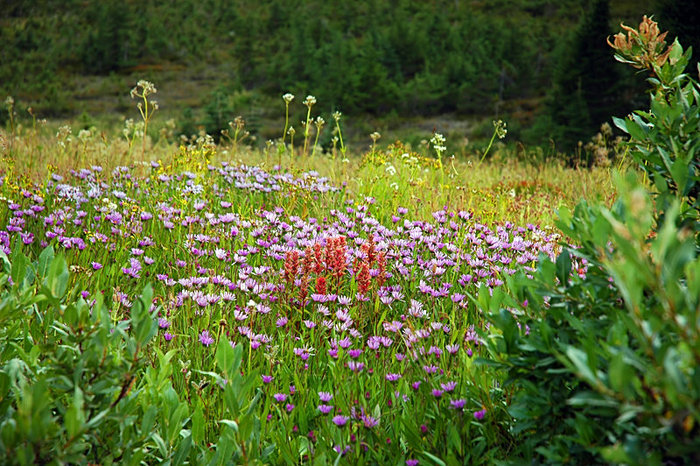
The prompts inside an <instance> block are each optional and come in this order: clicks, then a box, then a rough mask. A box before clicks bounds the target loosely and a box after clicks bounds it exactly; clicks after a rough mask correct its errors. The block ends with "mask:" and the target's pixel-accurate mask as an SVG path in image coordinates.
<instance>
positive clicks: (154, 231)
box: [0, 20, 700, 465]
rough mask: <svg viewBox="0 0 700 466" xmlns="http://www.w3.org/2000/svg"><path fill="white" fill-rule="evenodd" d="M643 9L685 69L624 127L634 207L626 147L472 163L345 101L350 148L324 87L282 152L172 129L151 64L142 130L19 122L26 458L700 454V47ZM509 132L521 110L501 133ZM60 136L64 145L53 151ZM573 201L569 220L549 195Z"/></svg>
mask: <svg viewBox="0 0 700 466" xmlns="http://www.w3.org/2000/svg"><path fill="white" fill-rule="evenodd" d="M642 25H643V27H645V28H646V29H643V27H642V26H640V31H641V32H638V31H636V30H634V33H633V32H630V35H629V36H628V41H629V45H628V42H624V43H623V42H622V39H621V38H616V41H615V43H614V45H615V47H616V49H617V51H618V52H619V54H620V58H621V59H625V60H629V61H632V62H633V63H637V64H648V65H649V67H650V68H651V69H652V70H653V72H654V73H655V76H656V77H657V78H658V79H657V81H655V82H654V84H655V86H656V90H657V92H656V93H655V94H654V96H653V99H652V112H649V113H639V114H637V116H636V117H634V118H631V119H626V120H617V125H618V126H620V127H621V128H622V129H623V130H624V131H626V132H627V133H628V134H629V135H630V136H631V140H630V143H629V144H630V146H629V147H630V149H629V150H628V152H627V153H626V154H627V155H626V156H625V157H627V156H628V157H630V158H632V159H634V160H636V161H638V163H639V164H640V165H642V166H643V167H644V169H645V170H646V171H647V172H648V173H649V174H650V181H648V182H646V183H644V182H640V181H638V180H636V179H633V178H630V179H631V180H632V181H625V182H622V181H620V182H619V184H620V186H621V190H620V200H619V202H618V203H617V204H615V205H614V206H610V205H609V203H608V204H606V202H607V201H608V200H609V199H610V197H612V189H611V182H610V180H611V178H610V177H607V178H606V177H605V176H603V175H601V173H602V172H601V171H595V170H593V171H591V172H588V171H583V170H568V171H567V170H566V169H564V168H563V167H562V166H555V167H548V168H542V170H543V171H545V176H544V177H542V178H538V177H537V176H535V175H534V173H533V172H534V171H536V170H537V169H538V168H539V167H537V166H535V167H533V166H531V165H528V164H525V163H522V162H519V163H516V162H512V167H513V172H515V173H516V174H519V173H523V174H524V175H525V176H531V178H530V179H527V180H520V179H518V178H517V177H515V176H514V175H513V174H512V173H510V174H508V173H504V172H507V170H504V169H503V168H502V166H500V165H499V164H501V163H503V160H504V156H503V155H502V154H501V155H499V154H498V153H496V157H489V156H490V155H493V154H490V153H489V151H490V150H491V147H492V146H491V144H489V146H488V148H487V149H485V150H484V151H483V152H481V153H479V154H477V155H476V156H475V157H472V158H471V159H469V160H462V161H460V160H457V159H455V158H452V157H449V156H447V147H446V144H445V140H444V138H443V137H442V136H441V135H440V134H438V133H436V134H434V135H433V138H432V140H431V141H430V142H429V143H428V144H427V146H426V147H425V148H424V149H422V150H420V149H419V150H416V149H413V148H411V147H410V146H409V145H405V144H402V143H400V142H395V143H392V144H388V145H386V146H381V145H379V144H378V141H379V140H380V137H381V136H380V135H379V134H378V133H375V134H373V135H372V137H371V141H372V145H371V146H370V147H369V150H368V151H366V152H365V153H364V154H363V155H362V157H354V156H352V155H351V154H348V152H347V148H346V147H345V145H344V142H343V139H342V131H341V126H340V121H341V115H340V114H336V115H334V117H333V118H334V122H333V125H334V126H335V128H336V131H335V133H334V136H335V137H336V138H337V139H335V140H334V141H333V143H332V146H329V147H326V148H322V147H320V146H319V145H318V134H319V133H320V129H321V127H322V126H323V125H324V124H325V122H324V121H323V119H321V118H319V117H313V113H312V112H313V105H314V104H315V98H313V97H312V96H309V97H307V98H306V99H305V101H304V102H303V105H305V106H306V120H305V122H304V125H303V128H302V130H299V132H294V131H293V130H292V129H291V125H289V122H288V121H285V127H284V130H283V131H282V137H281V138H280V140H279V141H276V142H275V141H270V143H269V144H268V145H267V146H266V148H265V149H264V150H262V151H254V150H252V149H250V148H247V147H245V143H244V141H245V137H246V134H245V125H244V123H243V121H242V120H238V121H236V122H232V124H231V126H230V129H229V132H227V133H225V134H223V135H221V138H220V140H219V143H218V144H215V143H214V141H213V140H212V139H211V138H210V137H207V136H204V135H203V136H201V137H198V138H193V139H189V140H186V141H183V143H182V145H181V147H179V148H177V149H174V148H173V147H172V145H169V144H168V143H167V138H165V137H164V138H162V139H156V138H155V137H150V138H149V133H148V125H149V122H151V118H152V117H153V115H154V112H155V111H156V110H157V104H154V102H153V100H152V98H153V94H154V93H155V92H156V90H155V87H153V85H152V84H150V83H147V82H140V83H139V84H138V86H137V87H136V88H135V90H134V91H133V92H132V97H135V98H136V99H137V100H138V101H139V110H140V111H141V116H142V117H143V122H142V123H141V124H140V125H136V124H134V123H133V122H132V123H131V124H127V125H126V127H125V132H124V134H123V137H121V138H120V139H117V140H112V141H110V140H108V138H107V137H106V136H105V137H103V138H99V137H98V136H97V134H98V133H97V132H96V131H94V130H89V131H88V133H81V134H82V136H81V134H79V135H78V136H77V137H73V136H72V135H71V134H70V131H69V130H66V129H64V130H62V132H59V141H55V140H54V141H52V140H51V139H42V138H41V137H39V136H38V134H37V133H36V132H33V131H35V130H34V129H32V130H27V133H22V132H21V131H19V130H17V129H16V128H14V127H12V128H11V131H10V134H9V137H8V138H7V140H6V142H5V144H4V145H5V147H6V149H5V160H4V170H5V172H4V176H3V177H2V184H1V185H0V195H2V196H3V199H2V200H3V202H5V203H6V206H7V207H6V208H3V209H2V210H0V224H1V225H3V229H2V231H0V248H2V251H1V252H0V258H2V262H3V268H2V274H1V276H0V290H1V293H2V294H1V296H2V298H1V299H0V329H1V330H0V363H1V365H2V366H1V369H0V413H1V414H0V451H2V452H3V454H4V456H5V458H8V459H9V460H10V461H12V462H16V463H18V464H27V463H37V462H38V463H51V462H53V463H56V464H65V463H88V462H89V463H94V464H103V463H104V464H113V463H119V464H122V463H126V464H138V463H142V462H146V463H161V462H163V463H172V464H183V463H190V464H243V463H245V464H284V463H292V464H295V463H305V464H328V463H335V464H407V465H415V464H465V463H467V464H472V463H474V464H479V463H486V464H490V463H494V462H504V463H508V462H514V461H515V462H517V461H520V462H532V461H535V462H599V461H611V462H622V463H642V462H644V461H655V462H658V463H660V462H662V461H671V460H672V461H676V462H681V463H682V462H684V461H692V455H693V454H694V452H697V451H698V448H697V440H695V439H696V438H697V431H698V426H697V421H698V413H697V408H695V407H694V406H696V405H697V398H698V393H700V389H699V388H698V384H697V372H696V367H697V363H698V362H699V361H698V358H697V355H698V338H697V329H698V327H699V326H698V301H697V297H698V295H700V284H699V282H698V261H697V249H698V233H697V223H698V222H697V220H698V219H697V211H698V209H697V207H698V206H697V183H698V167H697V157H696V156H695V151H696V150H697V147H698V136H697V125H698V110H697V109H698V106H697V98H698V96H697V93H698V90H697V89H698V88H697V84H696V83H695V81H693V80H692V79H691V78H690V77H689V76H687V75H684V74H683V69H684V68H685V64H687V61H688V59H689V56H690V54H689V52H686V53H684V52H683V50H682V49H680V45H674V46H673V47H672V48H671V49H669V50H670V51H669V52H666V51H665V50H666V49H665V48H664V45H663V44H662V42H663V36H661V37H660V36H659V34H658V30H655V29H654V28H655V27H656V26H655V23H652V22H649V21H647V20H645V22H644V23H642ZM650 31H651V32H650ZM654 31H655V32H654ZM650 44H651V45H650ZM635 47H637V48H635ZM645 47H652V48H653V49H650V50H652V51H654V52H655V53H657V55H646V57H649V56H652V57H655V58H658V61H654V62H653V63H652V62H650V61H642V60H641V59H639V58H638V57H640V56H641V55H642V54H641V52H640V49H643V50H647V49H646V48H645ZM662 57H665V58H664V59H663V60H662ZM647 59H648V58H647ZM635 60H636V61H635ZM293 99H294V97H293V96H291V95H285V96H284V97H283V102H284V104H285V105H286V106H287V108H288V106H289V105H290V103H291V102H292V101H293ZM156 115H157V113H156ZM287 115H288V113H287ZM661 121H663V122H664V124H660V122H661ZM652 123H653V124H652ZM23 134H24V136H23ZM151 134H152V132H151ZM295 136H296V138H297V139H296V140H295V139H294V138H295ZM502 136H505V125H504V124H503V123H502V122H498V121H497V122H495V123H494V136H493V138H492V139H491V143H492V144H493V143H495V141H496V140H497V139H498V138H499V137H502ZM57 142H60V143H61V144H57ZM51 143H53V144H54V149H51V148H47V145H48V144H51ZM52 150H53V151H56V150H58V151H59V153H60V155H61V157H59V158H58V160H59V162H60V163H61V164H62V167H58V166H53V167H48V168H47V167H46V164H45V163H44V162H45V161H46V160H50V159H51V156H52V154H53V155H56V152H52ZM111 152H113V153H114V154H115V155H116V158H117V159H118V160H117V161H116V162H115V161H114V160H112V161H109V160H107V159H105V155H109V154H110V153H111ZM23 153H24V154H25V155H26V154H30V155H31V157H29V158H27V157H22V156H21V155H22V154H23ZM149 153H150V154H151V155H153V157H148V155H149ZM351 158H352V159H353V160H352V162H351V160H350V159H351ZM66 159H72V160H73V162H75V163H77V164H78V165H72V164H70V163H66ZM121 160H124V161H125V162H124V163H123V164H122V162H121ZM613 162H615V166H619V167H624V166H625V165H624V162H623V163H620V160H615V159H613ZM81 165H82V166H81ZM598 170H600V169H598ZM586 173H587V175H586V177H588V178H586V177H584V176H583V175H584V174H586ZM591 173H592V174H591ZM22 174H23V175H24V176H21V175H22ZM547 174H550V175H551V174H558V175H560V176H562V177H568V178H566V179H567V180H571V179H573V178H576V177H578V178H580V180H579V184H577V185H576V187H575V188H568V189H569V190H571V191H575V190H579V191H580V190H583V189H586V186H587V184H586V183H587V182H591V181H592V182H591V184H592V185H595V184H596V182H599V183H600V182H601V181H602V184H603V186H602V187H600V186H599V187H598V188H597V189H598V190H594V189H593V188H591V189H592V193H594V194H593V195H592V196H591V197H593V198H595V197H596V195H595V194H597V195H598V196H597V197H598V198H599V200H598V202H599V203H596V204H594V205H587V204H582V205H580V206H578V207H577V208H576V209H574V210H573V213H571V212H570V209H568V208H567V207H566V203H563V204H561V203H560V202H561V201H562V198H564V200H566V198H567V196H568V195H569V193H568V191H567V190H566V189H564V188H561V187H559V186H558V185H557V184H555V183H551V182H549V181H547V179H546V175H547ZM632 176H634V175H633V174H632ZM465 178H467V179H465ZM533 179H534V180H533ZM620 179H622V178H620ZM494 180H495V182H493V181H494ZM495 188H497V189H495ZM648 189H652V191H651V193H652V194H651V195H649V194H648V192H647V190H648ZM652 198H653V199H654V202H655V206H652V201H651V199H652ZM601 203H602V204H601ZM552 207H561V212H560V221H559V223H558V225H559V229H554V228H551V227H549V226H548V225H546V223H548V220H550V219H551V216H548V215H551V214H542V213H541V212H540V211H541V210H542V209H545V208H547V209H551V208H552ZM531 218H535V219H536V221H530V222H529V220H530V219H531ZM650 251H651V252H650ZM601 342H602V343H601ZM665 379H667V381H665Z"/></svg>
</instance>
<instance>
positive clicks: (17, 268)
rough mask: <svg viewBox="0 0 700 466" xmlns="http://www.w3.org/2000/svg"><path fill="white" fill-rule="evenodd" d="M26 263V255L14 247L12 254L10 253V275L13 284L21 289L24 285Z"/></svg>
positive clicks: (27, 262)
mask: <svg viewBox="0 0 700 466" xmlns="http://www.w3.org/2000/svg"><path fill="white" fill-rule="evenodd" d="M28 265H29V259H27V256H25V255H24V254H22V251H21V250H20V249H19V248H17V249H15V251H14V254H12V271H11V273H10V276H11V277H12V281H13V282H14V284H15V286H17V287H19V289H23V288H24V286H25V283H24V281H25V280H24V279H25V276H26V273H27V266H28Z"/></svg>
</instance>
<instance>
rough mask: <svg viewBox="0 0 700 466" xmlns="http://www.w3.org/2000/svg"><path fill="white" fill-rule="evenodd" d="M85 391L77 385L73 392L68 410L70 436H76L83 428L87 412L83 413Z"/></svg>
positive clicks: (67, 421) (67, 424)
mask: <svg viewBox="0 0 700 466" xmlns="http://www.w3.org/2000/svg"><path fill="white" fill-rule="evenodd" d="M83 402H84V399H83V391H82V390H80V388H79V387H75V391H74V392H73V402H72V403H71V405H70V407H69V408H68V411H66V417H65V422H66V431H67V432H68V436H69V438H75V437H76V436H77V435H78V434H79V433H80V431H81V430H82V428H83V424H84V423H85V414H84V413H83Z"/></svg>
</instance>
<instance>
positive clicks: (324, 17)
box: [0, 0, 697, 139]
mask: <svg viewBox="0 0 700 466" xmlns="http://www.w3.org/2000/svg"><path fill="white" fill-rule="evenodd" d="M660 3H662V4H667V5H666V6H665V7H663V8H662V9H664V11H667V12H671V13H672V14H674V15H676V16H678V15H681V16H682V15H688V12H687V11H686V10H687V8H686V9H685V10H682V11H677V10H678V8H677V7H676V6H675V4H674V2H660ZM596 5H598V7H596ZM601 5H602V6H601ZM669 5H670V6H669ZM608 6H609V11H608ZM655 8H661V7H659V6H658V5H657V4H656V3H654V2H653V1H652V0H645V1H635V2H632V1H607V0H606V1H599V0H595V1H586V0H583V1H582V0H561V1H556V2H553V1H548V0H517V1H505V0H489V1H464V0H450V1H447V0H434V1H421V2H415V1H410V0H393V1H379V0H371V1H358V2H323V1H318V0H311V1H300V0H291V1H290V0H269V1H262V2H249V1H245V0H237V1H225V0H197V1H195V0H178V1H171V2H156V1H121V0H103V1H90V0H87V1H86V0H82V1H79V0H66V1H56V0H40V1H26V0H25V1H10V2H9V4H8V5H7V6H6V7H5V8H4V13H3V15H4V16H3V18H2V19H1V20H0V42H2V44H3V46H2V49H1V55H0V93H2V94H4V95H12V96H14V97H15V99H17V100H18V102H21V105H20V106H18V107H17V108H21V106H25V107H26V106H30V105H31V106H33V109H34V112H35V113H37V114H39V115H40V116H43V117H54V116H76V115H78V114H80V113H81V112H87V113H90V114H93V115H95V114H100V113H110V112H115V111H121V110H123V108H125V107H126V106H127V105H128V101H127V98H126V97H125V96H124V89H125V86H126V85H127V84H126V83H127V82H128V83H131V81H133V78H134V77H139V78H140V77H145V78H148V79H151V80H153V81H155V82H158V83H161V84H162V85H161V86H159V87H160V88H161V89H162V90H163V94H162V96H159V98H160V100H161V103H165V106H164V108H165V109H166V111H167V112H169V113H170V114H171V115H172V116H175V117H177V118H178V119H180V120H183V119H188V118H189V119H190V120H192V121H191V123H197V122H200V123H201V122H202V121H204V120H206V119H207V118H208V121H206V122H205V123H207V126H211V127H213V126H216V123H217V122H214V121H211V120H216V119H217V118H215V116H216V114H226V115H225V116H223V117H222V118H223V119H226V118H232V117H229V115H228V114H229V113H234V112H237V113H244V114H245V112H246V110H249V111H250V110H251V109H252V108H253V107H255V108H256V109H257V110H255V111H257V112H258V114H263V115H264V113H265V109H266V108H269V107H271V106H273V105H277V104H278V102H277V99H278V98H279V96H280V95H281V94H282V93H284V92H287V91H289V92H293V93H294V94H297V95H306V94H313V95H315V96H316V97H317V100H318V102H319V105H320V106H321V109H322V110H325V111H328V112H330V111H332V110H335V109H340V110H342V111H343V112H344V113H346V114H371V115H374V116H384V115H387V114H391V115H393V116H394V117H396V116H399V117H405V116H422V117H425V116H430V115H440V114H445V113H449V114H454V115H458V116H460V115H461V116H483V117H492V116H502V115H507V116H509V117H510V119H511V120H512V121H513V122H514V124H513V129H517V128H518V127H522V128H524V129H527V128H528V127H530V126H532V124H533V122H536V120H535V117H536V116H537V115H538V114H540V115H542V114H546V115H549V117H548V118H544V119H543V118H539V120H537V121H539V125H540V127H541V128H540V133H542V132H547V130H549V129H550V128H552V127H553V125H555V126H556V123H557V121H559V123H560V124H564V125H566V124H567V123H568V121H567V120H566V118H564V119H562V118H563V117H562V116H561V115H562V114H566V113H567V112H568V113H570V112H573V113H575V114H578V109H579V107H581V105H583V106H584V107H585V106H586V105H588V106H591V104H592V103H591V102H590V99H591V98H592V97H593V98H595V97H596V96H597V91H595V90H594V92H590V89H589V88H590V86H588V88H587V87H586V86H587V82H589V81H591V80H595V79H598V78H600V81H601V82H602V83H606V82H612V81H615V80H619V79H623V78H624V79H629V74H628V75H627V77H626V78H625V77H620V76H616V75H615V74H616V73H617V72H616V71H614V70H613V71H612V72H610V71H608V70H609V69H612V68H611V66H610V60H607V58H609V56H610V54H611V52H610V50H609V49H607V48H606V45H605V44H604V43H601V42H600V40H591V38H590V34H594V36H593V37H594V38H596V39H601V38H604V37H605V36H606V35H607V34H608V33H609V32H610V31H612V29H608V28H606V27H605V25H606V24H608V25H609V26H610V28H612V27H613V26H615V27H616V26H617V24H618V23H619V22H620V21H623V20H624V21H626V22H628V23H631V24H636V23H637V22H638V21H639V19H640V15H639V12H640V11H646V12H649V13H651V12H654V9H655ZM689 8H690V9H692V8H697V7H689ZM591 15H597V16H596V17H595V18H592V20H589V23H591V24H593V23H595V24H596V25H597V28H598V30H597V31H587V30H585V29H584V30H581V28H582V27H584V26H585V24H584V23H585V21H586V17H587V16H588V17H589V18H590V16H591ZM685 24H686V26H685V27H686V29H688V27H687V24H688V23H685ZM691 29H692V27H691ZM586 34H588V35H589V36H587V35H586ZM595 34H597V35H595ZM685 34H686V35H687V34H693V32H692V30H691V31H690V32H688V31H686V32H685ZM577 40H578V41H579V42H580V41H584V42H591V43H592V44H593V45H589V46H588V47H581V46H580V43H579V44H576V43H575V42H576V41H577ZM686 43H689V44H692V40H689V39H686ZM591 53H593V54H596V53H597V54H599V55H600V56H602V59H601V60H600V61H601V62H605V63H607V64H608V65H606V69H605V70H596V69H595V63H591V62H590V61H589V62H586V60H587V59H588V55H590V54H591ZM581 54H584V55H586V56H584V57H583V61H582V58H581V56H580V55H581ZM562 64H563V65H564V67H563V68H562ZM591 66H592V67H593V68H592V67H591ZM612 67H614V64H612ZM615 69H618V68H615ZM596 72H597V73H599V76H596V75H595V73H596ZM572 73H573V74H572ZM603 73H606V74H607V76H604V75H602V74H603ZM592 76H593V77H592ZM557 79H559V81H562V80H563V81H566V80H568V82H567V83H564V84H561V85H557V82H556V80H557ZM640 81H642V80H640ZM581 85H582V86H583V88H584V91H582V92H583V94H580V95H579V94H577V92H578V91H577V89H579V88H581ZM594 87H595V86H594ZM599 87H600V86H599ZM557 88H558V89H557ZM168 89H170V91H168ZM607 89H608V96H607V97H605V96H603V97H601V99H602V100H601V102H603V103H595V105H594V106H595V107H596V108H599V109H600V107H601V106H602V107H604V108H603V110H602V111H598V112H597V114H596V115H592V116H591V115H588V116H587V117H586V118H587V119H588V120H587V121H586V122H585V124H584V123H582V122H581V121H575V123H576V124H577V125H579V127H581V126H583V128H584V129H583V131H589V132H590V131H592V130H594V129H595V128H597V126H599V124H600V121H598V120H599V119H600V118H599V115H598V114H600V115H609V114H611V110H625V109H626V107H628V106H629V105H630V102H629V99H628V100H627V101H625V99H624V96H620V95H617V94H615V92H614V89H612V88H611V87H610V86H607ZM550 90H551V92H549V91H550ZM557 91H558V92H559V95H558V96H557V94H556V92H557ZM572 92H573V94H574V95H573V96H572ZM547 95H549V97H550V98H549V101H548V100H547V99H545V97H546V96H547ZM562 95H566V96H567V97H570V98H571V101H570V102H565V103H566V104H567V105H569V108H567V107H566V106H564V107H563V108H560V105H559V104H560V103H564V102H560V101H561V96H562ZM110 96H111V97H112V100H109V99H110ZM611 96H613V97H615V98H613V99H612V100H611V99H610V97H611ZM552 98H555V99H556V100H557V103H556V104H555V105H554V107H555V108H552ZM105 99H107V100H105ZM584 101H587V102H584ZM572 102H573V103H572ZM207 105H209V108H208V109H205V108H204V107H206V106H207ZM571 105H573V108H570V106H571ZM594 113H595V112H594ZM612 113H616V112H614V111H613V112H612ZM617 113H619V112H617ZM183 115H184V116H183ZM4 117H5V116H4V115H3V118H4ZM203 119H204V120H203ZM557 119H559V120H557ZM579 120H580V119H579ZM213 129H216V128H213ZM542 130H543V131H542ZM555 134H558V136H560V137H561V138H569V139H575V138H576V137H579V136H580V134H576V135H569V134H565V133H562V132H560V133H556V132H555Z"/></svg>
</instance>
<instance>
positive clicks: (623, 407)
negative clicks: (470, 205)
mask: <svg viewBox="0 0 700 466" xmlns="http://www.w3.org/2000/svg"><path fill="white" fill-rule="evenodd" d="M625 29H626V31H627V32H628V35H627V37H625V36H624V35H622V34H619V35H618V36H616V38H615V43H614V44H611V45H613V47H615V48H616V50H617V51H618V59H620V60H622V61H625V62H627V63H630V64H632V65H634V66H636V67H638V68H640V69H646V70H650V71H652V72H653V77H652V78H650V82H651V83H652V84H653V85H654V90H653V92H652V98H651V109H650V111H649V112H636V113H635V115H633V116H631V117H630V118H628V119H626V120H621V119H616V124H617V125H618V126H619V127H620V128H621V129H623V130H625V131H626V132H627V133H628V134H629V135H630V141H629V146H630V148H631V151H630V152H631V154H632V156H633V157H634V159H635V160H636V161H637V163H638V164H639V166H640V168H641V169H642V170H643V171H644V172H645V173H647V174H649V175H650V176H651V181H652V182H653V187H654V191H652V192H647V191H646V189H645V188H644V184H643V183H641V182H640V181H639V180H637V179H636V178H635V176H634V175H630V176H628V177H627V178H624V177H622V176H619V177H618V184H619V185H620V195H619V198H618V200H617V202H616V203H615V205H614V206H613V207H612V208H606V207H604V206H602V205H596V204H588V203H586V202H582V203H581V204H579V205H578V206H577V207H576V209H575V210H574V211H573V212H570V211H569V210H567V209H562V210H561V211H560V212H559V217H560V219H559V222H558V226H559V227H560V229H561V230H562V232H563V233H564V235H566V236H568V237H569V238H570V239H571V241H572V242H573V243H574V244H576V245H577V246H565V247H564V249H563V251H562V253H561V254H560V255H559V257H558V258H557V260H556V261H551V260H546V258H543V260H541V261H540V263H539V266H538V268H537V270H536V272H535V273H533V274H532V275H530V276H528V275H525V274H522V273H521V274H518V275H516V276H514V277H511V278H509V281H508V285H509V286H508V288H509V292H508V293H505V292H504V291H502V290H496V291H495V292H494V293H493V296H492V297H489V296H487V295H486V294H485V293H482V295H483V296H480V299H481V300H482V302H483V304H484V307H486V308H488V309H490V314H489V316H490V317H489V318H490V320H491V322H492V323H493V324H494V325H495V326H496V327H497V328H498V329H499V330H500V335H498V336H496V337H495V338H493V339H491V341H490V342H489V345H488V347H489V351H490V359H489V360H488V361H484V362H485V363H487V364H491V365H495V366H497V367H500V368H502V369H503V370H505V371H506V373H507V376H508V381H507V384H508V385H511V386H513V387H515V388H516V391H515V394H514V396H513V398H512V403H511V405H510V408H509V412H510V414H511V415H512V416H513V423H512V425H511V432H512V433H513V434H514V435H516V436H519V438H521V443H520V444H519V449H518V451H517V453H516V455H519V456H521V457H523V458H529V459H532V458H537V459H538V461H546V462H557V463H558V462H575V463H593V462H600V461H605V462H613V463H626V464H669V463H672V464H697V463H698V462H699V461H700V456H699V455H698V452H700V410H698V406H700V377H699V375H700V373H698V368H699V367H700V260H698V255H697V253H698V247H697V245H698V232H697V228H698V227H697V224H698V222H697V219H698V204H697V190H698V188H697V186H698V160H697V156H696V155H695V154H696V151H697V149H698V147H700V132H699V131H698V122H699V121H700V119H699V118H700V117H699V113H700V107H699V106H698V100H699V99H698V85H697V83H696V82H695V81H693V80H692V79H691V78H690V77H689V76H688V75H686V74H685V73H684V68H685V64H687V62H688V60H689V59H690V51H686V52H683V50H682V48H681V46H680V44H678V42H675V43H674V45H673V46H671V47H670V48H669V49H668V50H665V49H664V44H663V38H664V36H665V35H664V34H660V33H659V31H658V27H657V26H656V23H654V22H653V21H651V20H650V19H648V18H646V17H645V18H644V21H643V22H642V24H641V25H640V27H639V29H638V30H635V29H632V28H625Z"/></svg>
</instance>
